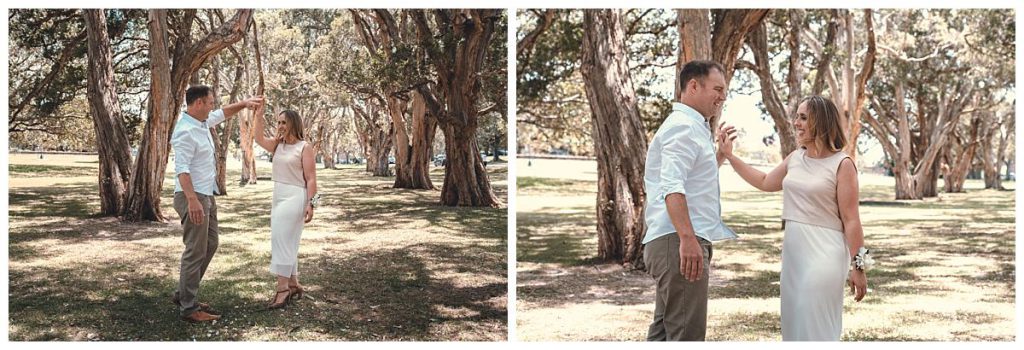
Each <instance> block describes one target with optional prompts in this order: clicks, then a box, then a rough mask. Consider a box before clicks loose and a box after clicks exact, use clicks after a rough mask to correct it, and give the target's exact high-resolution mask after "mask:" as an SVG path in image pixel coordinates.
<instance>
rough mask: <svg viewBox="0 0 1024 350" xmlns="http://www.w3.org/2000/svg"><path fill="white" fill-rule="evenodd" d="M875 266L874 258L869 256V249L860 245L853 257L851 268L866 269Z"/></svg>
mask: <svg viewBox="0 0 1024 350" xmlns="http://www.w3.org/2000/svg"><path fill="white" fill-rule="evenodd" d="M874 266H875V259H872V258H871V251H870V250H868V249H867V248H864V247H860V249H858V250H857V255H856V256H854V257H853V268H854V269H856V270H861V271H868V270H870V269H871V268H872V267H874Z"/></svg>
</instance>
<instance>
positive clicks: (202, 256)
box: [174, 192, 220, 316]
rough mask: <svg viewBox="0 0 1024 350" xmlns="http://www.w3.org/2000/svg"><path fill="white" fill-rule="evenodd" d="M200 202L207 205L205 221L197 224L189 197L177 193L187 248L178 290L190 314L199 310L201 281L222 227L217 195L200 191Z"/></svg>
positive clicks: (183, 308)
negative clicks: (189, 214) (189, 215)
mask: <svg viewBox="0 0 1024 350" xmlns="http://www.w3.org/2000/svg"><path fill="white" fill-rule="evenodd" d="M196 196H197V197H199V203H201V204H202V205H203V213H204V214H206V217H204V218H203V223H202V224H198V225H196V224H195V223H194V222H192V220H190V219H189V217H188V199H186V198H185V193H183V192H177V193H175V194H174V210H175V211H177V212H178V216H181V226H182V228H183V229H184V231H185V234H184V236H183V237H182V241H183V242H184V243H185V251H184V252H183V253H181V270H180V273H179V276H178V290H177V291H176V292H174V293H175V294H176V295H178V298H179V299H180V302H181V306H180V310H181V316H188V315H190V314H192V313H193V312H195V311H196V310H199V282H200V281H202V280H203V275H205V274H206V268H207V267H209V266H210V260H213V254H214V253H216V252H217V245H218V236H220V228H218V227H217V201H216V200H215V199H214V198H213V196H207V195H204V194H199V193H196Z"/></svg>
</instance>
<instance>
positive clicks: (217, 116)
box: [206, 109, 227, 128]
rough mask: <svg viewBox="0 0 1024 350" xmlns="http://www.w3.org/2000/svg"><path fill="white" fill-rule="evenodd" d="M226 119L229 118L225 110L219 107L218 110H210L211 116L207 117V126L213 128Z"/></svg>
mask: <svg viewBox="0 0 1024 350" xmlns="http://www.w3.org/2000/svg"><path fill="white" fill-rule="evenodd" d="M225 119H227V118H225V117H224V110H223V109H218V110H216V111H213V112H210V114H209V116H208V117H207V118H206V126H209V127H211V128H212V127H215V126H217V124H220V123H221V122H223V121H224V120H225Z"/></svg>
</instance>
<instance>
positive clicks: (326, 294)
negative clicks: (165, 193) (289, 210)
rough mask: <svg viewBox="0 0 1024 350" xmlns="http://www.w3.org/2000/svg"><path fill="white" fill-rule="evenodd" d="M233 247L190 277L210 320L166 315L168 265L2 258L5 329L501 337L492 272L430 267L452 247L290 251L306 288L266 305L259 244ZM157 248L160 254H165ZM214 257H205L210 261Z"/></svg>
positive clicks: (28, 334) (139, 334)
mask: <svg viewBox="0 0 1024 350" xmlns="http://www.w3.org/2000/svg"><path fill="white" fill-rule="evenodd" d="M236 254H237V253H236ZM234 258H235V259H240V260H241V261H243V262H242V263H239V264H234V265H233V266H231V267H228V268H227V269H226V270H224V271H222V272H219V274H218V277H216V278H211V277H209V276H208V277H207V278H206V279H205V280H204V281H203V284H202V287H201V291H200V298H201V300H203V301H205V302H209V303H210V304H211V305H213V306H214V307H215V308H217V309H218V310H220V311H222V312H223V313H224V319H222V320H221V321H220V322H219V323H217V324H195V325H193V324H188V323H185V322H182V321H179V320H178V319H177V315H178V313H177V308H176V307H175V306H173V305H172V304H171V303H170V301H169V298H170V295H171V292H172V291H173V290H174V289H175V287H176V285H177V275H176V274H174V275H166V274H165V275H153V274H146V273H142V274H139V273H135V272H134V271H132V268H131V266H127V265H116V264H110V265H104V266H100V265H97V266H91V267H89V264H83V265H81V266H75V267H63V266H59V267H46V268H42V267H32V268H27V269H12V270H11V281H10V282H11V288H10V290H11V295H10V317H11V318H10V320H11V339H12V340H84V339H85V338H84V337H85V336H86V335H87V334H89V333H94V334H97V335H98V337H97V339H99V340H191V339H201V340H245V339H267V338H269V339H277V340H288V339H310V340H329V339H335V340H338V339H341V340H382V339H391V340H449V339H477V340H500V339H504V337H505V320H506V317H507V310H506V309H505V295H506V293H507V286H506V284H505V283H504V281H502V280H503V278H502V280H498V281H494V282H485V283H472V284H469V285H467V284H465V283H461V282H459V281H457V280H453V279H451V278H449V277H441V276H440V275H445V274H446V273H445V271H443V269H441V270H438V269H437V268H433V267H431V266H432V265H434V264H436V261H438V260H445V259H449V260H452V261H462V260H463V259H462V258H461V257H454V256H452V250H451V249H450V248H449V247H446V246H442V245H427V246H423V247H417V249H413V250H400V249H395V250H385V249H382V250H378V251H371V252H365V253H363V254H358V255H352V256H347V257H343V258H341V257H332V256H317V257H313V258H311V259H305V260H302V261H301V263H302V264H303V265H302V266H304V267H305V269H304V270H303V275H302V276H303V283H304V284H305V285H306V286H307V288H308V289H309V291H308V292H307V295H309V297H308V298H304V299H303V300H300V301H297V302H295V303H294V304H292V305H290V306H288V307H287V308H285V309H283V310H274V311H267V310H264V308H263V305H264V304H265V303H266V300H265V299H266V297H267V296H269V295H271V294H272V293H271V292H270V288H272V284H271V283H272V282H271V276H269V275H268V274H267V273H266V272H265V271H264V269H265V267H266V266H265V264H266V261H267V259H268V258H269V255H263V254H251V255H244V254H238V255H237V256H235V257H234ZM469 258H471V257H469ZM164 260H165V261H163V263H164V264H176V263H177V261H172V260H171V259H164ZM215 260H216V258H215ZM449 262H451V261H449ZM215 265H216V264H215ZM215 265H212V266H211V269H216V268H218V266H215ZM442 265H443V264H442ZM495 265H496V264H493V262H492V263H491V264H487V266H482V267H480V268H479V269H478V270H472V271H466V273H481V274H488V275H489V276H491V277H492V278H493V277H494V275H496V272H498V271H495V270H494V267H495ZM499 276H501V277H503V276H504V275H499ZM79 333H81V334H79Z"/></svg>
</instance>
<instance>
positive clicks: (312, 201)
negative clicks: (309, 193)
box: [309, 192, 320, 209]
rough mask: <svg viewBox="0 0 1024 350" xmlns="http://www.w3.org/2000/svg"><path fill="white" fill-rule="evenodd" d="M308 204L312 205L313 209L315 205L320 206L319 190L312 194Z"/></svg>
mask: <svg viewBox="0 0 1024 350" xmlns="http://www.w3.org/2000/svg"><path fill="white" fill-rule="evenodd" d="M309 205H310V206H312V207H313V209H316V208H317V207H319V206H320V192H317V193H316V194H314V195H313V198H310V199H309Z"/></svg>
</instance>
